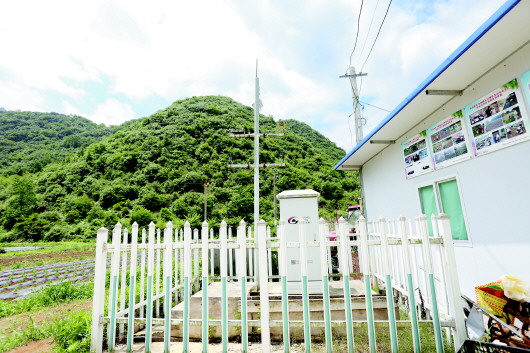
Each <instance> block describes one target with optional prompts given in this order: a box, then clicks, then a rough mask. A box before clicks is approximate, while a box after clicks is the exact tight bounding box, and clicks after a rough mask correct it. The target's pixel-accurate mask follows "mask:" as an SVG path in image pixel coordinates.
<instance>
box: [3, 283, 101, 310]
mask: <svg viewBox="0 0 530 353" xmlns="http://www.w3.org/2000/svg"><path fill="white" fill-rule="evenodd" d="M93 287H94V284H93V282H82V283H71V282H61V283H58V284H51V285H49V286H46V287H44V288H43V289H41V290H39V291H38V292H36V293H33V294H31V295H28V296H27V297H25V298H22V299H19V300H13V301H0V318H2V317H6V316H11V315H15V314H20V313H24V312H29V311H35V310H37V309H40V308H43V307H47V306H52V305H55V304H60V303H67V302H70V301H73V300H78V299H90V298H91V297H92V293H93Z"/></svg>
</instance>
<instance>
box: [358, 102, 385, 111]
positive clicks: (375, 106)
mask: <svg viewBox="0 0 530 353" xmlns="http://www.w3.org/2000/svg"><path fill="white" fill-rule="evenodd" d="M359 104H361V107H362V106H363V104H366V105H369V106H371V107H374V108H377V109H379V110H383V111H385V112H388V113H390V110H388V109H385V108H381V107H378V106H377V105H373V104H370V103H366V102H359Z"/></svg>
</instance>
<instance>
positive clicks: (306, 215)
mask: <svg viewBox="0 0 530 353" xmlns="http://www.w3.org/2000/svg"><path fill="white" fill-rule="evenodd" d="M319 196H320V193H318V192H316V191H315V190H310V189H309V190H286V191H283V192H281V193H279V194H278V195H277V196H276V197H277V198H278V200H279V201H280V218H281V219H283V220H284V221H285V228H284V236H285V238H286V241H287V242H299V241H300V236H299V224H298V223H299V222H300V220H301V219H304V220H305V222H306V225H305V229H306V231H307V233H306V240H307V242H315V241H321V239H320V236H319V231H318V229H319V228H318V225H319V223H318V221H319V219H318V197H319ZM306 254H307V280H308V293H310V294H321V293H322V273H321V268H320V267H321V266H320V261H321V258H320V249H319V248H318V247H308V248H307V253H306ZM285 260H286V267H287V288H288V292H289V294H301V293H302V273H301V266H300V249H299V248H287V249H286V259H285Z"/></svg>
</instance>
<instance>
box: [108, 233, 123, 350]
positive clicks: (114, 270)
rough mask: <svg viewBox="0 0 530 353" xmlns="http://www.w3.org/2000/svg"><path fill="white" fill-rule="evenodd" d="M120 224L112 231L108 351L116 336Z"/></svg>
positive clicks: (112, 346) (111, 347) (112, 347)
mask: <svg viewBox="0 0 530 353" xmlns="http://www.w3.org/2000/svg"><path fill="white" fill-rule="evenodd" d="M120 237H121V223H119V222H118V223H117V224H116V226H115V227H114V229H113V230H112V245H113V247H114V253H113V254H112V263H111V274H110V293H109V309H108V310H109V314H110V315H109V316H110V322H109V330H108V344H107V346H108V349H109V351H112V350H114V341H115V336H116V306H117V301H118V276H119V271H120V239H121V238H120Z"/></svg>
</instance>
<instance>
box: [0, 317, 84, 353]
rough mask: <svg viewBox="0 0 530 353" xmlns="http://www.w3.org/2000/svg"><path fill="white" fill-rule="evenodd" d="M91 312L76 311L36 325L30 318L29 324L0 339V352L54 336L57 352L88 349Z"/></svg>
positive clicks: (64, 352) (78, 352) (82, 351)
mask: <svg viewBox="0 0 530 353" xmlns="http://www.w3.org/2000/svg"><path fill="white" fill-rule="evenodd" d="M90 325H91V313H90V312H88V313H84V312H76V313H72V314H70V315H68V316H66V317H65V318H63V319H60V320H59V319H57V320H54V321H52V322H50V323H47V324H44V325H40V326H37V325H35V323H34V322H33V320H32V319H31V318H30V322H29V325H27V326H26V327H24V328H23V329H22V330H21V331H18V332H14V333H13V334H11V335H9V336H8V337H5V338H4V339H2V340H0V352H6V351H8V350H10V349H13V348H15V347H19V346H21V345H23V344H25V343H28V342H31V341H38V340H42V339H45V338H48V337H55V338H54V343H55V350H56V351H57V352H59V353H66V352H76V353H85V352H89V351H90Z"/></svg>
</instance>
